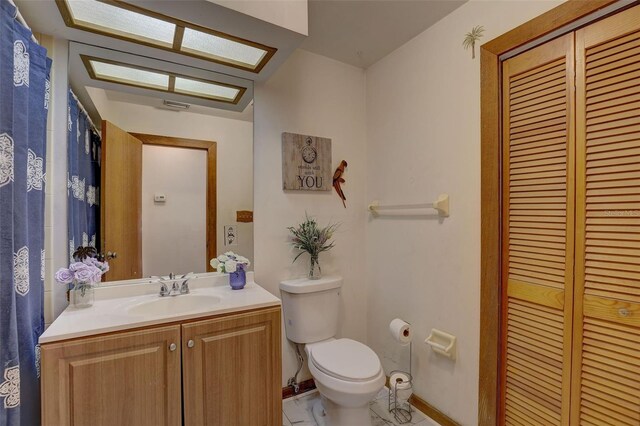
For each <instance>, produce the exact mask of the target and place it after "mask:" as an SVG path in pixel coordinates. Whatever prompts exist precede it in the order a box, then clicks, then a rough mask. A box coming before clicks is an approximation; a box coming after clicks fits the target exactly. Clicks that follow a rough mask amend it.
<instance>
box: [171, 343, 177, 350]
mask: <svg viewBox="0 0 640 426" xmlns="http://www.w3.org/2000/svg"><path fill="white" fill-rule="evenodd" d="M177 348H178V346H177V345H176V344H175V343H172V344H170V345H169V350H170V351H171V352H173V351H175V350H176V349H177Z"/></svg>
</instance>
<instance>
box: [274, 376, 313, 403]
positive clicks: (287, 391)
mask: <svg viewBox="0 0 640 426" xmlns="http://www.w3.org/2000/svg"><path fill="white" fill-rule="evenodd" d="M298 386H300V390H299V391H298V393H294V392H293V387H291V386H286V387H284V388H282V399H286V398H291V397H292V396H295V395H300V394H301V393H305V392H309V391H310V390H313V389H315V388H316V383H315V382H314V381H313V379H309V380H304V381H302V382H300V383H298Z"/></svg>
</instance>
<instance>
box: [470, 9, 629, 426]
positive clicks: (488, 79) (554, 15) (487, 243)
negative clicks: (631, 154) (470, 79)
mask: <svg viewBox="0 0 640 426" xmlns="http://www.w3.org/2000/svg"><path fill="white" fill-rule="evenodd" d="M614 3H617V0H587V1H585V0H569V1H567V2H566V3H563V4H561V5H560V6H558V7H556V8H554V9H552V10H550V11H548V12H546V13H544V14H542V15H540V16H538V17H536V18H534V19H532V20H531V21H529V22H526V23H525V24H523V25H521V26H519V27H517V28H515V29H513V30H511V31H509V32H508V33H506V34H504V35H502V36H500V37H498V38H495V39H493V40H491V41H489V42H488V43H485V44H483V45H482V46H481V48H480V67H481V68H480V69H481V77H480V81H481V92H480V105H481V284H480V285H481V288H480V329H481V333H480V363H479V371H480V377H479V394H478V424H479V425H481V426H490V425H497V424H499V417H498V411H499V407H500V398H501V394H500V393H501V390H500V371H501V366H502V364H501V363H502V360H501V359H500V358H501V351H500V348H501V337H500V336H501V310H502V309H503V306H502V303H501V294H502V292H503V288H502V282H501V281H502V279H501V272H502V250H501V249H502V231H501V230H502V226H503V224H502V215H501V211H502V195H501V193H502V166H501V164H502V158H501V155H502V154H501V152H502V138H501V133H502V120H501V115H502V108H501V97H502V93H501V84H502V77H501V72H500V69H501V61H500V56H501V55H503V54H505V53H507V52H510V51H512V50H514V49H516V48H518V47H520V46H523V45H525V44H527V43H529V42H532V41H535V40H537V39H539V38H542V37H544V36H545V35H548V34H550V33H552V32H554V31H561V30H562V29H563V28H564V27H567V26H569V25H571V24H572V23H574V22H576V21H578V20H579V19H581V18H585V17H587V16H588V15H591V14H593V13H595V12H597V11H599V10H600V9H603V8H605V7H607V6H610V5H612V4H614ZM567 32H568V31H567ZM557 35H561V34H557Z"/></svg>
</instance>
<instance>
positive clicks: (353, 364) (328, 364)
mask: <svg viewBox="0 0 640 426" xmlns="http://www.w3.org/2000/svg"><path fill="white" fill-rule="evenodd" d="M311 360H312V362H313V364H314V365H315V366H316V367H317V368H318V369H319V370H320V371H322V372H323V373H325V374H328V375H330V376H333V377H336V378H338V379H342V380H349V381H365V380H369V379H372V378H374V377H375V376H377V375H378V374H379V373H380V368H381V365H380V359H378V355H376V353H375V352H373V351H372V350H371V348H369V347H368V346H366V345H363V344H362V343H360V342H356V341H355V340H351V339H337V340H331V341H329V342H326V343H322V344H320V345H315V346H314V347H313V349H312V350H311Z"/></svg>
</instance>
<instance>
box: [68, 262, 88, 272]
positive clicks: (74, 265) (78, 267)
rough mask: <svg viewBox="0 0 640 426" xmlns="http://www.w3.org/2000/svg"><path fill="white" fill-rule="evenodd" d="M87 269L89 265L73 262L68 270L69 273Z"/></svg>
mask: <svg viewBox="0 0 640 426" xmlns="http://www.w3.org/2000/svg"><path fill="white" fill-rule="evenodd" d="M88 267H89V265H87V264H86V263H83V262H74V263H72V264H71V265H69V270H70V271H71V272H77V271H80V270H82V269H87V268H88Z"/></svg>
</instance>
